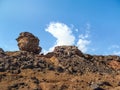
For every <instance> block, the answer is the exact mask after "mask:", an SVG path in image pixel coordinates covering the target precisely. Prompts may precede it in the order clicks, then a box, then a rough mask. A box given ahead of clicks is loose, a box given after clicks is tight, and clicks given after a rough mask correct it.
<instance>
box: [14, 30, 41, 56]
mask: <svg viewBox="0 0 120 90" xmlns="http://www.w3.org/2000/svg"><path fill="white" fill-rule="evenodd" d="M16 40H17V42H18V47H19V49H20V50H22V51H28V52H33V53H36V54H39V53H40V52H41V49H42V48H41V47H39V39H38V38H37V37H35V36H34V35H33V34H32V33H29V32H22V33H20V35H19V37H18V38H17V39H16Z"/></svg>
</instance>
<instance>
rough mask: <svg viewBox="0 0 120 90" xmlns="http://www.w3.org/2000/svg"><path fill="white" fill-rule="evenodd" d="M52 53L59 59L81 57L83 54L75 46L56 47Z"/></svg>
mask: <svg viewBox="0 0 120 90" xmlns="http://www.w3.org/2000/svg"><path fill="white" fill-rule="evenodd" d="M53 52H54V53H55V54H56V55H58V56H61V57H71V56H72V55H78V56H83V53H82V52H81V51H80V50H79V49H78V47H76V46H65V45H64V46H56V47H55V49H54V51H53Z"/></svg>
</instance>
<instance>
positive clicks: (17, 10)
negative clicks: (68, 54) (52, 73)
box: [0, 0, 120, 55]
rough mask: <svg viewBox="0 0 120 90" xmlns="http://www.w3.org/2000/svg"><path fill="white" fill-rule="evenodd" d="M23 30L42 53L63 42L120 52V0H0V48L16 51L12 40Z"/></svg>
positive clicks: (101, 51) (96, 51) (89, 49)
mask: <svg viewBox="0 0 120 90" xmlns="http://www.w3.org/2000/svg"><path fill="white" fill-rule="evenodd" d="M24 31H28V32H31V33H33V34H34V35H36V36H37V37H38V38H39V39H40V46H41V47H42V48H43V51H44V52H46V51H49V50H51V48H53V47H54V46H56V45H62V44H65V45H76V46H78V47H79V49H81V50H82V51H83V52H85V53H89V54H116V55H120V38H119V34H120V0H0V47H1V48H3V49H4V50H6V51H7V50H11V51H14V50H18V47H17V42H16V40H15V39H16V38H17V37H18V35H19V33H20V32H24ZM67 41H70V42H67Z"/></svg>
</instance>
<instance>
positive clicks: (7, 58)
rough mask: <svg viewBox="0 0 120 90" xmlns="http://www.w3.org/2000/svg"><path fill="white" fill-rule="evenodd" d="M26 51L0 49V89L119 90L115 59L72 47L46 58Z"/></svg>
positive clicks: (118, 67)
mask: <svg viewBox="0 0 120 90" xmlns="http://www.w3.org/2000/svg"><path fill="white" fill-rule="evenodd" d="M22 47H24V46H22ZM27 50H28V49H27ZM27 50H21V51H14V52H8V51H7V52H5V51H4V50H3V49H1V48H0V90H120V57H119V56H113V55H109V56H100V55H89V54H84V53H82V52H81V51H80V50H78V48H77V47H76V46H57V47H55V49H54V51H53V52H49V53H47V54H46V55H43V54H38V53H35V50H34V49H32V50H33V52H32V51H27ZM36 50H37V52H40V51H38V49H36Z"/></svg>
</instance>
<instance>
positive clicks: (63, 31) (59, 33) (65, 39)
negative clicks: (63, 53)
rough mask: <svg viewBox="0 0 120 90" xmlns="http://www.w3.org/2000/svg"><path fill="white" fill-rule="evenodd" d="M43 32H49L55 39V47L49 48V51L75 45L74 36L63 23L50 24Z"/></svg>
mask: <svg viewBox="0 0 120 90" xmlns="http://www.w3.org/2000/svg"><path fill="white" fill-rule="evenodd" d="M45 31H47V32H49V33H50V34H52V35H53V36H54V37H55V38H56V39H57V40H56V43H55V45H54V46H53V47H51V48H50V50H52V49H53V48H54V47H55V46H59V45H73V44H74V43H75V36H74V35H73V34H72V30H71V28H70V27H68V26H67V25H66V24H64V23H59V22H57V23H55V22H51V23H50V24H49V26H48V27H47V28H46V30H45Z"/></svg>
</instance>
